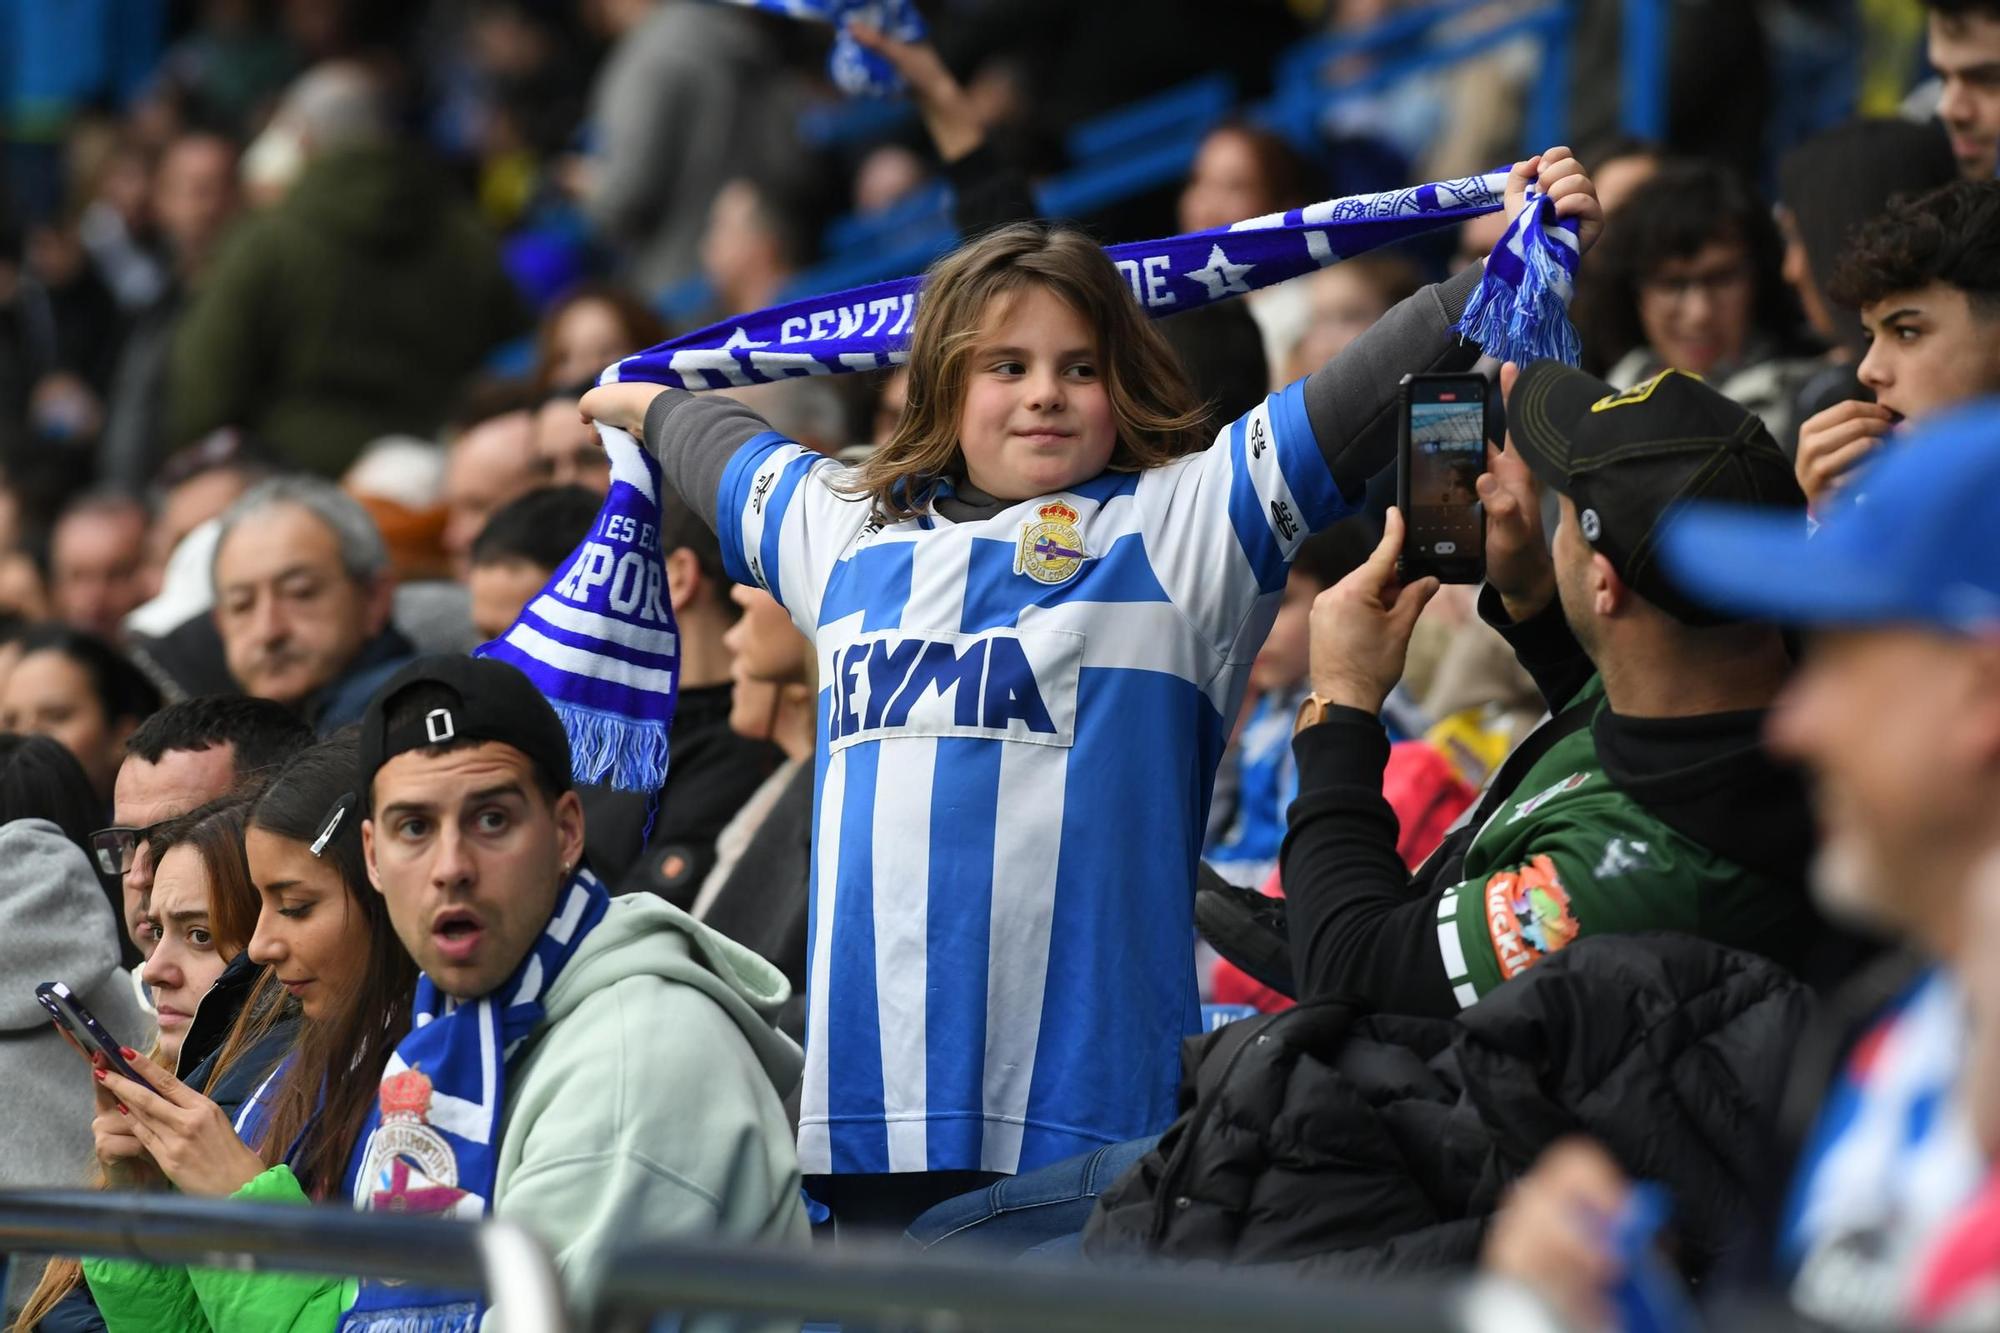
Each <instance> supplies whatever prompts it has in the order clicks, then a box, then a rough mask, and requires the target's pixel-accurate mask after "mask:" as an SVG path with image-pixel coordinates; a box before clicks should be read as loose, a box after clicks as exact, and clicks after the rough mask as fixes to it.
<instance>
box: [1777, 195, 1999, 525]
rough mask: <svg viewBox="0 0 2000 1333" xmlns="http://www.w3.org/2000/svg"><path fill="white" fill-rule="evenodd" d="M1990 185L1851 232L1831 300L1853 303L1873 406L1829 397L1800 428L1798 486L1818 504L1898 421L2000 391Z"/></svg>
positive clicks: (1904, 205)
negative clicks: (1865, 350)
mask: <svg viewBox="0 0 2000 1333" xmlns="http://www.w3.org/2000/svg"><path fill="white" fill-rule="evenodd" d="M1996 228H2000V182H1995V181H1955V182H1953V183H1952V184H1950V185H1947V186H1945V187H1944V188H1943V189H1941V190H1935V191H1933V192H1931V193H1930V194H1927V195H1922V196H1920V197H1918V198H1915V199H1910V200H1905V201H1903V202H1901V203H1899V204H1897V205H1895V206H1893V207H1891V208H1890V209H1889V210H1888V212H1886V213H1884V214H1882V215H1881V216H1880V217H1877V218H1876V219H1874V220H1873V221H1872V222H1869V223H1868V224H1866V225H1865V226H1863V227H1862V228H1861V229H1860V230H1859V231H1857V232H1856V233H1855V234H1854V235H1853V237H1852V238H1851V239H1850V240H1849V242H1848V245H1847V249H1846V251H1845V253H1844V254H1843V255H1842V256H1841V259H1840V262H1839V263H1838V265H1837V266H1836V267H1835V269H1834V274H1833V282H1832V284H1831V288H1830V290H1829V295H1831V296H1832V298H1833V299H1834V301H1836V302H1837V303H1839V304H1840V305H1842V306H1846V307H1848V308H1851V309H1854V310H1858V311H1859V312H1860V315H1861V326H1862V328H1863V330H1864V331H1865V336H1866V337H1867V339H1868V353H1867V355H1866V356H1864V357H1863V358H1862V359H1861V364H1860V365H1859V366H1858V367H1856V369H1855V375H1856V377H1857V378H1858V379H1859V380H1860V381H1861V383H1862V385H1863V386H1864V387H1865V388H1867V389H1868V390H1869V392H1871V393H1872V394H1873V395H1874V398H1875V401H1874V402H1872V403H1869V402H1846V403H1838V404H1835V405H1834V406H1833V407H1829V408H1827V409H1826V410H1825V411H1823V412H1821V413H1819V414H1818V415H1817V416H1815V417H1813V418H1812V419H1811V420H1810V421H1808V422H1806V423H1805V424H1804V425H1803V426H1802V427H1801V428H1800V430H1799V457H1798V475H1799V484H1800V486H1801V487H1803V488H1804V490H1805V492H1806V495H1807V497H1808V498H1809V499H1810V500H1812V502H1813V503H1815V504H1819V503H1821V502H1822V501H1823V500H1824V499H1825V498H1826V496H1827V494H1828V493H1829V491H1831V490H1833V489H1837V488H1838V487H1839V485H1840V484H1841V482H1842V479H1843V478H1845V477H1847V476H1849V475H1851V473H1852V471H1853V469H1854V466H1855V464H1857V463H1859V462H1860V461H1861V460H1862V459H1864V458H1866V457H1867V456H1868V455H1870V454H1872V453H1873V452H1874V451H1875V450H1876V448H1877V447H1878V446H1879V445H1880V444H1881V442H1882V441H1883V440H1884V439H1885V438H1887V436H1888V434H1889V432H1890V431H1892V430H1893V429H1894V428H1895V427H1896V425H1897V424H1898V423H1900V422H1902V421H1904V420H1905V419H1909V418H1919V417H1924V416H1928V415H1929V414H1931V413H1933V412H1936V411H1938V410H1939V409H1940V408H1944V407H1950V406H1952V405H1954V404H1957V403H1962V402H1965V401H1966V400H1967V399H1970V398H1976V397H1979V396H1981V395H1983V394H1990V393H1995V392H2000V243H1996V237H1997V236H2000V231H1996V230H1995V229H1996Z"/></svg>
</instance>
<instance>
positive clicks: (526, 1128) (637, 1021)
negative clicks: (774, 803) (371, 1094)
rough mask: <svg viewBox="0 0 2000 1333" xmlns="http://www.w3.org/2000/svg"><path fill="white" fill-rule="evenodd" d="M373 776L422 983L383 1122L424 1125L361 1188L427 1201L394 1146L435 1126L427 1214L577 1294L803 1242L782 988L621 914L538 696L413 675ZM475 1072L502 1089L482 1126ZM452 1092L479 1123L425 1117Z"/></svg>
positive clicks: (641, 914) (686, 922)
mask: <svg viewBox="0 0 2000 1333" xmlns="http://www.w3.org/2000/svg"><path fill="white" fill-rule="evenodd" d="M358 778H359V783H360V790H361V792H362V801H363V810H364V812H365V814H366V822H364V823H363V824H362V826H361V834H362V846H363V850H364V853H365V855H366V857H367V863H368V874H369V878H370V879H371V880H372V881H373V883H374V884H375V886H376V888H377V889H378V890H380V892H381V893H382V896H383V897H384V898H385V899H386V900H387V904H388V909H389V918H390V920H391V922H392V923H393V924H394V925H395V928H396V934H397V936H398V937H399V938H400V939H401V940H402V941H403V944H404V947H406V948H407V949H408V950H409V951H410V956H411V957H412V958H414V959H415V960H416V961H417V965H418V966H419V967H420V968H421V969H422V970H423V981H422V982H421V983H420V985H419V987H418V992H417V1006H418V1012H419V1015H420V1019H419V1022H420V1026H418V1027H416V1028H414V1029H413V1030H412V1032H411V1034H410V1035H409V1036H408V1037H406V1038H405V1039H404V1041H403V1042H402V1044H401V1045H400V1046H398V1048H397V1051H396V1053H395V1054H394V1055H392V1056H391V1057H390V1059H389V1064H388V1067H387V1068H386V1069H385V1070H384V1071H383V1081H382V1089H383V1097H382V1101H383V1104H384V1110H385V1113H386V1111H387V1108H388V1106H389V1105H390V1104H391V1103H392V1102H393V1103H394V1104H395V1105H397V1106H398V1107H407V1108H414V1111H415V1115H416V1122H415V1126H414V1127H406V1126H402V1125H396V1126H386V1125H385V1127H384V1129H383V1130H382V1131H381V1132H378V1133H377V1134H375V1135H374V1136H372V1137H371V1138H370V1139H368V1140H366V1141H364V1144H363V1147H362V1149H361V1151H362V1153H363V1166H362V1170H361V1174H360V1176H359V1178H358V1180H359V1184H357V1191H362V1190H365V1191H368V1197H371V1198H374V1199H377V1200H381V1199H384V1198H387V1197H389V1196H392V1195H395V1194H397V1193H398V1192H399V1190H398V1182H401V1181H403V1180H405V1178H406V1177H407V1180H408V1181H409V1182H410V1188H411V1190H412V1191H416V1190H418V1189H419V1188H420V1184H421V1182H419V1176H421V1175H422V1174H423V1172H424V1171H426V1170H429V1169H430V1167H429V1166H426V1164H425V1163H427V1162H430V1159H429V1158H425V1159H424V1160H423V1161H416V1160H413V1159H409V1158H406V1157H404V1156H402V1155H401V1154H400V1152H399V1150H398V1147H397V1145H398V1144H402V1143H407V1142H409V1141H411V1138H412V1135H413V1134H415V1135H417V1136H418V1137H422V1135H421V1133H420V1130H421V1129H422V1128H428V1129H430V1130H432V1131H433V1133H432V1134H431V1135H430V1136H429V1137H431V1138H435V1139H437V1140H438V1141H439V1143H440V1144H441V1145H442V1146H444V1147H445V1148H446V1150H447V1151H449V1152H451V1153H452V1154H453V1155H454V1157H455V1159H456V1185H455V1188H454V1189H452V1190H433V1191H430V1192H429V1194H428V1195H426V1196H425V1197H435V1196H441V1195H445V1194H450V1195H454V1196H456V1195H458V1194H459V1193H460V1192H463V1193H464V1194H466V1195H469V1196H471V1198H470V1201H469V1202H468V1201H466V1200H460V1201H458V1202H456V1203H452V1204H450V1205H440V1206H448V1207H449V1208H450V1209H451V1210H452V1211H453V1212H455V1213H456V1214H458V1215H461V1216H462V1215H465V1214H466V1213H467V1212H468V1210H469V1209H470V1210H473V1211H476V1212H480V1213H494V1214H498V1215H500V1216H505V1217H511V1218H514V1219H516V1220H518V1221H519V1222H521V1223H522V1224H523V1225H525V1226H527V1227H528V1228H530V1229H531V1230H533V1231H535V1232H537V1233H538V1234H539V1235H541V1236H543V1237H544V1238H546V1239H547V1240H548V1242H549V1243H550V1244H551V1245H553V1246H554V1247H555V1248H556V1254H557V1261H558V1263H559V1264H560V1266H561V1267H562V1269H563V1271H564V1273H565V1275H566V1277H567V1278H568V1279H570V1281H571V1282H572V1284H573V1285H575V1286H577V1287H578V1288H579V1289H587V1287H588V1283H589V1281H590V1279H591V1277H592V1276H593V1275H594V1274H595V1273H596V1272H597V1271H599V1270H600V1268H601V1266H602V1265H603V1264H604V1263H605V1262H606V1261H607V1260H608V1259H609V1257H610V1254H611V1252H612V1251H613V1250H614V1249H616V1248H617V1247H619V1246H621V1245H625V1244H629V1243H632V1242H635V1241H643V1240H645V1239H647V1238H648V1237H662V1236H670V1235H688V1234H700V1235H716V1236H723V1237H728V1238H732V1239H736V1240H741V1241H745V1242H763V1243H772V1242H802V1241H803V1240H804V1239H805V1238H806V1235H807V1225H806V1218H805V1212H804V1208H803V1206H802V1204H801V1202H800V1197H799V1169H798V1157H797V1153H796V1151H795V1149H794V1147H793V1144H792V1133H791V1126H790V1123H789V1122H788V1121H787V1119H786V1116H785V1111H784V1104H783V1098H784V1096H785V1095H786V1094H787V1093H789V1092H790V1091H791V1090H792V1088H793V1087H794V1086H795V1085H796V1084H797V1082H798V1079H799V1074H800V1071H801V1069H802V1067H803V1061H802V1057H801V1056H800V1053H799V1048H798V1047H797V1046H796V1045H795V1044H793V1042H792V1041H791V1040H790V1039H789V1038H787V1037H785V1036H783V1035H781V1034H780V1033H779V1032H778V1031H777V1030H776V1029H775V1028H774V1027H773V1026H772V1024H771V1020H772V1016H773V1015H775V1014H776V1013H777V1010H778V1007H779V1006H780V1005H781V1004H782V1003H783V1002H784V1001H785V999H786V997H787V995H788V988H787V986H786V985H785V981H784V978H783V977H782V976H781V975H780V974H779V973H778V972H777V970H776V969H775V968H773V967H772V966H771V965H770V964H768V963H766V962H764V961H763V960H762V959H760V958H758V957H757V956H756V955H755V954H752V953H751V952H750V951H749V950H747V949H744V948H743V947H741V946H740V945H737V944H735V943H733V942H731V941H730V940H727V939H725V938H723V937H722V936H720V935H717V934H715V933H714V932H712V931H710V930H708V929H707V928H706V927H704V926H702V925H700V924H699V923H697V922H695V921H694V920H693V919H692V918H691V917H689V916H687V915H686V914H685V913H683V912H681V911H680V910H679V909H677V908H674V907H670V906H668V905H667V904H665V903H663V902H659V901H657V900H656V899H654V898H652V897H651V896H650V895H634V896H630V897H623V898H616V899H614V898H611V897H609V896H608V895H607V893H606V891H605V889H604V887H603V886H602V885H601V884H600V883H599V882H598V880H597V878H596V876H595V875H593V874H592V873H591V872H590V871H589V870H588V869H587V868H586V867H585V866H584V865H583V863H582V856H583V840H584V817H583V807H582V805H581V803H580V802H579V800H578V797H577V794H576V791H575V785H574V783H573V781H572V778H571V773H570V757H569V742H568V740H567V738H566V737H565V736H564V734H563V730H562V725H561V723H559V722H558V721H557V720H556V716H555V712H554V710H553V709H551V708H550V707H549V705H548V702H547V700H545V699H544V698H543V697H542V696H541V694H540V693H538V692H537V691H536V689H535V688H534V686H533V685H532V684H530V683H529V681H528V679H527V677H525V676H523V675H522V674H521V673H520V672H518V671H516V670H515V669H514V668H513V667H510V666H507V665H505V664H503V663H499V662H493V661H488V660H485V659H481V658H464V657H447V656H433V657H423V658H418V659H417V660H416V661H414V662H412V663H410V665H409V666H407V667H406V668H404V669H403V670H402V671H400V672H398V673H397V675H396V676H395V677H394V678H392V679H391V680H390V681H389V682H388V683H387V684H386V685H384V687H383V688H382V690H381V691H380V692H379V693H378V694H377V695H376V696H375V698H374V699H373V700H372V701H370V703H369V706H368V712H367V714H366V716H365V717H364V718H363V720H362V724H361V768H360V773H359V774H358ZM488 1014H491V1015H492V1016H493V1017H494V1019H495V1020H496V1021H495V1022H494V1023H492V1024H488V1023H487V1022H486V1021H485V1020H486V1016H487V1015H488ZM424 1015H428V1016H429V1021H427V1022H426V1021H423V1018H422V1016H424ZM482 1068H486V1069H489V1070H493V1071H496V1072H495V1074H494V1078H495V1082H496V1083H497V1089H498V1090H497V1093H496V1095H495V1098H494V1100H493V1102H492V1103H489V1104H486V1105H484V1106H478V1103H479V1100H480V1086H481V1084H480V1078H481V1076H480V1073H479V1071H480V1070H481V1069H482ZM468 1071H469V1076H468ZM419 1084H422V1085H423V1086H421V1087H419V1086H418V1085H419ZM440 1095H450V1096H453V1097H457V1098H461V1099H469V1100H470V1101H471V1102H472V1103H473V1104H474V1106H475V1108H476V1110H477V1115H476V1116H473V1117H470V1118H468V1116H467V1115H466V1114H465V1113H464V1112H463V1110H459V1111H457V1112H455V1114H454V1115H453V1116H452V1118H451V1119H450V1121H449V1127H447V1126H446V1125H445V1124H442V1123H439V1121H441V1120H442V1119H443V1118H442V1117H439V1121H433V1120H431V1118H430V1109H431V1106H432V1104H433V1099H434V1098H435V1097H437V1096H440ZM474 1121H476V1122H477V1124H476V1134H475V1126H474V1123H473V1122H474ZM391 1131H395V1132H391ZM468 1135H474V1136H475V1137H476V1138H477V1140H478V1142H479V1143H480V1145H481V1146H480V1147H478V1148H476V1149H473V1148H468V1146H467V1143H468V1138H467V1137H465V1136H468ZM489 1144H490V1145H491V1147H490V1149H489V1148H487V1147H485V1146H484V1145H489ZM431 1165H435V1163H431ZM432 1174H435V1172H432ZM410 1197H411V1198H415V1197H418V1196H417V1194H416V1193H412V1194H411V1195H410ZM400 1202H401V1201H400V1200H393V1199H392V1201H391V1202H389V1203H386V1204H384V1203H380V1202H378V1203H377V1205H376V1206H378V1207H384V1206H386V1207H396V1206H398V1204H399V1203H400ZM411 1206H412V1207H413V1208H415V1207H416V1205H414V1204H412V1205H411ZM369 1290H370V1289H369V1288H368V1287H367V1286H364V1287H363V1291H362V1298H361V1299H362V1302H363V1303H364V1304H366V1303H367V1302H368V1300H369ZM381 1295H382V1296H383V1298H384V1299H388V1300H391V1301H393V1300H394V1299H395V1296H394V1293H393V1292H385V1293H381Z"/></svg>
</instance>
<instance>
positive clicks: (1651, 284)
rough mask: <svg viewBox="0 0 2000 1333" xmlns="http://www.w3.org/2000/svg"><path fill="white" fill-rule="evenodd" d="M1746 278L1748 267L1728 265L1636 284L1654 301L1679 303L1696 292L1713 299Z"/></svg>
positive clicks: (1747, 276)
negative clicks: (1704, 271) (1702, 271)
mask: <svg viewBox="0 0 2000 1333" xmlns="http://www.w3.org/2000/svg"><path fill="white" fill-rule="evenodd" d="M1749 280H1750V270H1749V268H1747V267H1746V266H1744V265H1742V264H1729V265H1726V266H1724V267H1722V268H1715V269H1710V270H1708V271H1707V272H1706V273H1688V274H1680V275H1676V276H1674V277H1653V278H1648V279H1646V280H1645V281H1644V282H1642V283H1640V284H1639V291H1640V293H1641V294H1642V295H1645V296H1650V297H1652V298H1654V299H1655V300H1658V301H1661V302H1671V303H1675V304H1678V303H1679V302H1681V301H1684V300H1686V299H1687V298H1688V297H1689V296H1690V295H1692V294H1693V293H1694V292H1696V291H1700V292H1701V293H1702V294H1704V295H1705V296H1707V297H1708V298H1709V299H1710V300H1714V299H1716V298H1717V297H1720V296H1724V295H1727V294H1728V293H1729V292H1730V291H1731V290H1732V289H1734V288H1736V287H1737V286H1739V285H1741V284H1744V283H1747V282H1748V281H1749Z"/></svg>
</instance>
